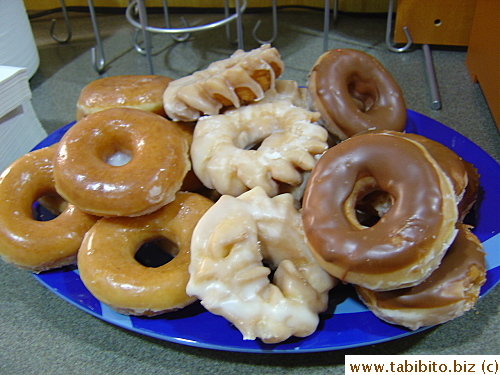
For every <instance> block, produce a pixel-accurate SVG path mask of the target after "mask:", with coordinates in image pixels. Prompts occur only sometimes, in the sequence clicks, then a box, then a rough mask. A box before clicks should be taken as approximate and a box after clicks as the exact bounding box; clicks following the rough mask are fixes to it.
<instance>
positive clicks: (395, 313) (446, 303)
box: [355, 224, 486, 330]
mask: <svg viewBox="0 0 500 375" xmlns="http://www.w3.org/2000/svg"><path fill="white" fill-rule="evenodd" d="M458 228H459V231H458V234H457V237H456V238H455V241H454V242H453V244H452V245H451V247H450V248H449V249H448V251H447V253H446V255H445V256H444V258H443V260H442V262H441V264H440V266H439V267H438V268H437V269H436V270H435V271H434V272H433V273H432V274H431V275H430V276H429V277H428V278H427V279H425V280H424V281H423V282H422V283H420V284H419V285H416V286H413V287H410V288H403V289H399V290H394V291H385V292H374V291H371V290H369V289H366V288H362V287H359V286H356V287H355V288H356V291H357V293H358V295H359V296H360V298H361V300H362V301H363V302H364V303H365V304H366V305H367V307H368V308H369V309H370V310H371V311H372V312H373V313H374V314H375V315H376V316H378V317H379V318H380V319H382V320H384V321H386V322H389V323H393V324H398V325H402V326H405V327H407V328H410V329H412V330H415V329H418V328H420V327H424V326H432V325H436V324H441V323H444V322H447V321H449V320H451V319H454V318H456V317H458V316H461V315H462V314H463V313H464V312H466V311H468V310H470V309H471V308H472V307H473V306H474V304H475V303H476V301H477V299H478V298H479V292H480V288H481V286H482V285H483V284H484V283H485V281H486V278H485V277H486V267H485V260H484V256H485V254H484V251H483V247H482V245H481V243H480V242H479V240H478V239H477V237H476V236H475V235H474V234H473V233H471V232H470V231H469V229H468V228H467V227H466V226H465V225H463V224H459V226H458Z"/></svg>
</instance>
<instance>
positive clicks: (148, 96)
mask: <svg viewBox="0 0 500 375" xmlns="http://www.w3.org/2000/svg"><path fill="white" fill-rule="evenodd" d="M171 81H172V78H168V77H164V76H159V75H119V76H111V77H104V78H99V79H96V80H94V81H92V82H90V83H88V84H87V85H86V86H85V87H84V88H83V89H82V90H81V91H80V95H79V97H78V99H77V102H76V120H77V121H78V120H80V119H82V118H83V117H85V116H88V115H90V114H91V113H94V112H99V111H102V110H103V109H108V108H116V107H127V108H135V109H140V110H143V111H148V112H153V113H156V114H157V115H160V116H166V114H165V110H164V109H163V93H164V92H165V90H166V88H167V86H168V84H169V83H170V82H171Z"/></svg>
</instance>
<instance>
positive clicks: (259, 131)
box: [191, 101, 328, 196]
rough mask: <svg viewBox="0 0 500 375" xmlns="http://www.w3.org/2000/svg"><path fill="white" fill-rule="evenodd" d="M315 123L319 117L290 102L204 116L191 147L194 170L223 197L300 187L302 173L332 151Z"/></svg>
mask: <svg viewBox="0 0 500 375" xmlns="http://www.w3.org/2000/svg"><path fill="white" fill-rule="evenodd" d="M317 119H318V114H317V113H316V112H310V111H308V110H306V109H304V108H300V107H296V106H294V105H293V104H292V103H291V102H290V101H273V102H269V103H267V102H265V103H255V104H251V105H247V106H244V107H240V108H238V109H234V110H231V111H227V112H225V113H224V114H223V115H214V116H205V117H202V118H200V119H199V120H198V123H197V124H196V128H195V131H194V138H193V144H192V147H191V160H192V163H193V170H194V172H195V173H196V175H197V176H198V178H199V179H200V180H201V181H202V182H203V184H204V185H205V186H206V187H208V188H213V189H215V190H217V191H218V192H219V193H220V194H229V195H233V196H237V195H240V194H242V193H243V192H245V191H247V190H250V189H252V188H254V187H256V186H261V187H262V188H264V190H265V191H266V192H267V194H268V195H270V196H274V195H276V194H278V192H279V189H280V184H287V185H290V186H298V185H300V184H301V183H302V181H303V177H304V172H307V171H310V170H311V169H312V168H313V166H314V165H315V163H316V159H315V155H318V154H321V153H323V152H324V151H325V150H326V149H327V148H328V145H327V137H328V132H327V131H326V130H325V129H324V128H323V127H321V126H320V125H318V124H317V123H315V121H316V120H317ZM256 146H258V147H256ZM252 148H256V149H252Z"/></svg>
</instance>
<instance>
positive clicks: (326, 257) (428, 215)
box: [302, 133, 458, 290]
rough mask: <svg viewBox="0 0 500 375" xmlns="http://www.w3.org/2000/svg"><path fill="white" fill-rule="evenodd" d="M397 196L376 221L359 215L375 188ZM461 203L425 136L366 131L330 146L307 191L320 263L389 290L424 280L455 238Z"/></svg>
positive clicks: (348, 279)
mask: <svg viewBox="0 0 500 375" xmlns="http://www.w3.org/2000/svg"><path fill="white" fill-rule="evenodd" d="M376 190H381V191H384V192H386V193H388V194H389V195H390V196H391V197H392V201H393V203H392V206H391V208H390V209H389V210H388V211H387V213H386V214H385V215H384V216H383V217H382V218H381V219H380V220H379V221H378V222H377V223H376V224H375V225H373V226H371V227H365V226H363V225H361V224H360V222H359V221H358V220H357V219H356V214H355V207H356V202H357V201H358V200H359V199H360V198H362V197H363V196H364V195H365V194H368V193H370V192H371V191H376ZM457 217H458V211H457V208H456V199H455V194H454V191H453V186H452V184H451V182H450V181H449V179H448V177H447V176H446V175H445V173H444V172H443V171H442V169H441V168H440V167H439V166H438V164H437V163H436V161H434V159H433V158H432V156H431V155H430V154H429V152H428V151H427V150H426V149H425V148H424V147H423V146H422V145H420V144H419V143H417V142H415V141H413V140H410V139H407V138H403V137H397V136H394V135H389V134H377V133H374V134H363V135H359V136H356V137H352V138H349V139H348V140H345V141H343V142H341V143H340V144H338V145H336V146H334V147H332V148H330V149H329V150H328V151H327V152H325V153H324V154H323V156H322V157H321V158H320V159H319V161H318V163H317V164H316V166H315V167H314V168H313V170H312V172H311V175H310V178H309V180H308V183H307V186H306V190H305V193H304V200H303V205H302V220H303V225H304V232H305V235H306V239H307V243H308V245H309V248H310V250H311V252H312V253H313V255H314V256H315V257H316V259H317V260H318V262H319V263H320V265H321V266H322V267H323V268H324V269H325V270H326V271H327V272H329V273H330V274H331V275H333V276H335V277H337V278H339V279H340V280H342V281H343V282H345V283H352V284H357V285H360V286H364V287H366V288H368V289H372V290H390V289H397V288H403V287H407V286H412V285H416V284H418V283H420V282H421V281H422V280H423V279H425V278H426V277H427V276H428V275H429V274H430V273H431V272H432V271H433V270H434V269H436V268H437V266H438V265H439V262H440V260H441V258H442V257H443V256H444V253H445V252H446V249H447V248H448V247H449V245H450V243H451V242H452V241H453V239H454V237H455V234H456V229H455V223H456V222H457Z"/></svg>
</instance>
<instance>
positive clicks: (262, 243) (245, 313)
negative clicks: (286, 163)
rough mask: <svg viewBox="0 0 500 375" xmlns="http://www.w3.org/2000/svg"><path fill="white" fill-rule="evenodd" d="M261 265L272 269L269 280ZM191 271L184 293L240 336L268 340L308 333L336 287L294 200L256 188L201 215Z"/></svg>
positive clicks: (280, 339)
mask: <svg viewBox="0 0 500 375" xmlns="http://www.w3.org/2000/svg"><path fill="white" fill-rule="evenodd" d="M263 260H264V261H267V262H268V264H269V265H270V267H271V268H273V269H276V272H275V273H274V277H273V281H272V283H271V282H270V280H269V278H268V276H269V274H270V273H271V270H270V269H269V268H268V267H266V266H265V265H264V264H263V263H262V262H263ZM189 273H190V275H191V277H190V279H189V282H188V285H187V289H186V290H187V293H188V294H192V295H195V296H197V297H198V298H199V299H200V300H201V304H202V305H203V306H204V307H205V308H207V310H209V311H210V312H212V313H214V314H217V315H221V316H223V317H224V318H226V319H227V320H228V321H229V322H231V323H233V324H234V325H235V326H236V328H238V330H240V332H241V333H242V335H243V339H245V340H254V339H256V338H260V339H262V341H264V342H266V343H276V342H281V341H284V340H286V339H287V338H289V337H290V336H292V335H293V336H298V337H305V336H308V335H310V334H312V333H313V332H314V331H315V330H316V328H317V325H318V322H319V318H318V314H319V313H320V312H322V311H324V310H325V309H326V307H327V303H328V292H329V290H330V289H331V288H332V287H333V286H334V285H335V279H333V278H332V277H331V276H330V275H328V274H327V273H326V272H325V271H324V270H323V269H322V268H321V267H320V266H319V265H318V264H317V263H316V261H315V260H314V258H313V257H312V255H311V254H310V253H309V250H308V249H307V246H306V244H305V240H304V233H303V230H302V223H301V218H300V214H299V212H298V211H297V210H296V209H295V208H294V206H293V198H292V197H291V195H290V194H281V195H278V196H276V197H274V198H269V197H268V196H267V195H266V193H265V192H264V190H263V189H262V188H260V187H256V188H254V189H252V190H250V191H248V192H246V193H244V194H242V195H240V196H239V197H231V196H229V195H224V196H222V197H221V198H220V199H219V200H218V201H217V202H216V203H215V204H214V205H213V206H212V207H211V208H210V209H209V210H208V211H207V213H206V214H205V215H204V216H203V217H202V218H201V220H200V221H199V222H198V224H197V226H196V228H195V230H194V232H193V239H192V243H191V264H190V266H189Z"/></svg>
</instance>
